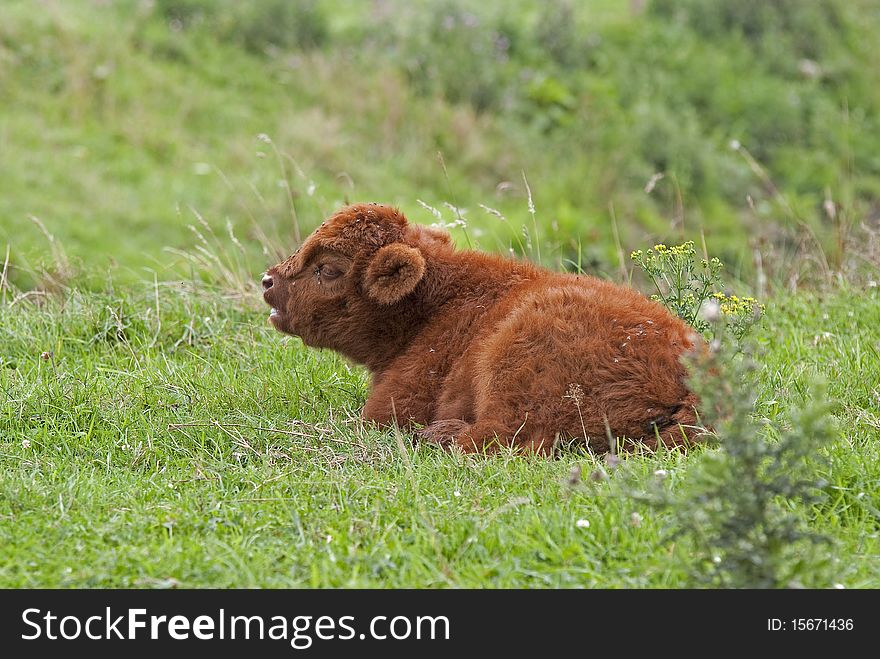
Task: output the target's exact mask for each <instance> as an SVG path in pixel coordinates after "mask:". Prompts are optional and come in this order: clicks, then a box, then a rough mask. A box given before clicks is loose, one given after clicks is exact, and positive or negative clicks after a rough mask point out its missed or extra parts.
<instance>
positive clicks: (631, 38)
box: [0, 0, 880, 588]
mask: <svg viewBox="0 0 880 659" xmlns="http://www.w3.org/2000/svg"><path fill="white" fill-rule="evenodd" d="M279 2H280V0H279ZM279 2H276V1H275V0H265V2H263V3H252V4H247V5H245V4H243V3H233V2H229V1H225V0H217V1H216V2H215V1H214V0H157V2H155V3H127V2H118V3H109V4H108V3H98V2H59V1H57V0H51V1H47V2H44V3H41V4H40V10H39V11H35V10H34V8H33V3H30V2H26V1H25V0H8V1H7V2H4V3H3V21H2V22H0V271H2V273H3V277H2V278H0V544H2V546H3V549H4V551H3V552H2V554H0V587H13V586H25V587H31V586H40V587H53V586H60V587H89V586H135V587H159V588H161V587H174V586H181V587H184V586H219V587H227V586H229V587H231V586H235V587H239V586H270V587H276V586H315V587H319V586H320V587H328V586H368V587H458V586H463V587H483V586H492V587H513V586H523V587H548V586H600V587H684V586H689V585H692V581H691V579H690V577H689V570H688V569H687V567H688V566H687V565H686V561H687V556H683V555H682V550H681V548H680V547H678V546H676V544H675V542H673V541H671V540H670V539H669V536H668V532H669V530H670V529H669V528H668V524H669V523H670V518H669V517H668V516H667V515H665V514H664V513H662V512H660V511H657V510H653V509H649V508H647V507H646V506H645V505H643V504H642V503H639V502H638V501H636V500H634V499H633V498H631V497H628V496H625V491H626V485H625V484H624V482H623V481H624V479H623V478H622V477H621V475H620V471H614V470H611V469H610V468H609V466H608V465H607V463H605V462H604V461H603V460H602V459H601V458H596V457H594V456H591V455H590V454H588V453H586V452H584V451H583V450H578V449H574V448H572V449H569V450H566V451H563V452H562V454H561V455H560V456H559V457H558V458H557V459H554V460H543V459H533V458H527V457H514V456H510V455H501V456H497V457H493V458H491V459H471V458H465V457H461V456H457V455H453V454H450V453H446V452H443V451H440V450H438V449H436V448H434V447H429V446H416V445H414V444H413V443H412V442H411V438H409V437H407V436H400V435H398V434H395V433H393V432H382V431H378V430H376V429H375V428H371V427H369V426H364V425H363V424H361V423H360V422H359V421H358V413H359V410H360V407H361V405H362V404H363V401H364V398H365V396H366V392H367V378H366V374H365V373H364V372H363V371H362V370H361V369H359V368H356V367H353V366H351V365H349V364H346V363H345V362H344V361H343V360H341V359H340V358H339V357H337V356H335V355H334V354H332V353H329V352H316V351H312V350H308V349H306V348H304V347H303V346H302V344H301V343H300V342H299V341H298V340H296V339H291V338H285V337H282V336H280V335H278V334H277V333H275V332H274V331H272V330H271V329H270V328H269V327H268V326H267V324H266V322H265V310H264V309H262V308H261V305H260V303H259V300H258V296H257V291H256V290H255V288H256V285H255V284H256V281H257V279H258V277H259V273H260V272H261V271H262V270H263V269H264V268H265V267H266V266H267V265H268V264H270V263H273V262H275V261H276V260H277V257H278V256H279V255H286V254H287V253H289V252H290V251H292V248H293V247H294V246H295V242H296V240H295V236H296V234H297V232H299V233H301V234H302V235H304V234H306V233H308V232H309V231H310V230H311V228H313V227H314V226H315V225H317V224H318V223H319V222H320V221H321V220H322V219H323V218H324V217H325V216H326V215H327V214H329V213H330V212H331V211H333V210H334V209H335V208H336V207H337V206H339V205H340V204H342V203H343V202H345V201H347V200H350V201H382V202H385V203H392V204H397V205H399V206H400V207H401V208H402V210H403V211H404V212H405V213H406V214H407V215H408V216H409V217H410V219H411V220H413V221H418V222H424V223H428V222H434V221H437V219H438V218H437V217H436V216H435V210H436V212H437V213H440V215H441V218H440V219H441V220H442V221H443V222H444V223H446V224H456V225H459V226H458V227H457V228H454V229H452V233H453V235H454V237H455V239H456V241H457V242H458V243H459V244H461V245H469V244H473V245H475V246H480V247H482V248H484V249H489V250H494V251H499V252H507V251H508V250H510V251H513V252H516V253H518V254H521V255H526V256H528V257H531V258H533V259H536V260H538V259H540V260H542V261H543V262H544V263H545V264H547V265H549V266H551V267H555V268H559V269H569V270H571V269H583V270H586V271H589V272H593V273H598V274H600V275H603V276H613V277H614V278H616V279H618V280H626V279H628V277H629V274H630V273H629V269H628V261H627V259H626V257H625V255H626V254H628V253H629V252H630V251H631V250H636V249H641V248H646V247H647V246H650V245H652V244H654V243H656V242H666V243H669V244H673V243H675V242H681V241H683V240H686V239H692V240H694V242H695V244H696V245H697V246H698V251H701V252H702V251H706V252H707V253H708V254H709V255H718V256H719V257H721V259H722V260H723V261H724V262H725V264H726V265H727V266H728V270H727V271H726V272H725V273H724V277H725V280H726V281H727V282H728V283H729V284H731V285H733V286H734V287H735V292H737V293H741V294H742V293H749V292H751V293H753V294H756V295H757V296H758V297H760V298H761V300H762V301H764V302H766V303H767V311H766V316H765V319H764V321H763V324H762V327H761V328H760V330H758V341H759V344H760V345H761V346H762V348H763V351H764V353H763V356H762V358H761V369H760V372H759V382H758V391H757V402H756V414H757V415H758V417H759V418H761V419H766V420H767V421H768V422H772V423H774V424H782V425H784V424H786V423H787V422H788V419H789V415H790V413H791V410H793V409H795V408H797V407H798V406H799V405H800V404H801V403H802V402H803V401H804V400H805V396H806V395H807V392H809V391H810V390H811V389H812V387H811V385H812V383H813V381H814V380H815V379H817V378H820V377H821V378H824V379H826V380H827V381H828V383H829V387H828V396H829V397H830V398H831V399H832V400H833V401H834V402H835V407H834V415H835V417H836V418H837V420H838V425H839V428H840V437H839V440H838V441H837V442H835V443H833V444H831V445H830V446H829V447H828V448H827V449H825V450H824V455H825V456H826V457H827V458H828V459H827V461H825V462H824V463H823V464H824V466H820V467H817V469H819V470H820V471H821V473H820V476H821V477H822V478H823V479H824V480H825V481H826V482H827V485H826V486H825V487H824V490H823V493H824V495H825V496H824V498H823V500H822V501H820V502H819V503H816V504H809V505H805V504H796V503H792V502H787V501H784V502H782V503H783V504H784V505H786V506H790V507H791V509H792V510H793V512H794V513H795V514H797V515H799V516H801V517H802V518H803V519H804V520H805V521H806V523H807V524H808V526H809V528H810V529H811V530H813V531H815V532H816V533H819V534H824V535H827V536H829V537H831V538H832V539H833V540H834V543H835V545H834V549H833V555H834V557H835V559H836V560H835V564H834V565H833V568H834V569H833V572H834V574H835V577H836V579H837V580H838V581H839V582H840V583H841V584H843V585H845V586H847V587H861V588H868V587H870V588H876V587H880V579H878V577H877V575H878V574H880V547H878V538H877V536H878V531H880V486H878V483H880V455H878V452H880V448H878V446H880V442H878V439H880V413H878V408H880V384H878V383H880V357H878V351H880V329H878V328H880V300H878V297H880V291H878V288H877V286H876V280H877V277H876V263H877V259H878V253H880V252H878V242H877V237H878V233H877V229H876V223H877V204H876V199H877V194H878V190H880V186H878V184H877V181H878V180H880V178H878V172H880V164H878V163H880V161H878V159H877V153H878V152H880V142H878V138H877V136H878V135H880V131H878V130H877V129H876V128H877V117H878V116H880V112H878V108H880V95H878V92H877V90H878V89H880V84H878V78H877V72H878V71H880V67H878V66H870V64H871V63H872V62H873V63H877V58H878V52H880V51H877V49H873V50H871V49H870V48H869V47H867V46H866V45H865V44H869V43H873V42H874V41H875V40H876V39H875V38H874V37H875V36H876V34H877V33H880V27H878V26H880V15H878V13H877V11H876V8H874V7H873V6H872V5H871V3H869V2H867V1H866V0H858V2H853V3H847V2H842V1H839V0H821V2H818V1H817V3H815V7H813V6H812V5H811V8H801V9H799V10H797V11H795V10H794V9H792V7H793V6H794V3H788V2H784V3H783V2H781V3H774V5H773V7H770V8H768V9H766V11H764V13H762V19H761V20H762V21H763V22H762V23H761V24H760V25H758V26H755V25H752V23H751V21H752V12H751V10H750V9H749V8H748V7H746V8H745V9H737V8H733V9H730V10H729V11H725V12H717V11H713V10H712V7H714V6H715V5H712V2H715V3H716V4H718V5H719V6H720V3H721V0H711V2H708V1H707V2H705V3H696V2H687V3H668V2H665V1H664V0H654V1H653V2H650V3H648V4H647V5H646V8H645V10H644V11H642V10H641V9H638V8H636V6H637V5H639V3H632V7H630V6H629V5H626V3H619V2H610V1H609V0H594V1H592V2H590V3H566V2H564V1H563V0H559V1H558V2H555V3H553V6H552V8H553V11H547V10H545V9H542V11H541V12H538V11H536V10H535V9H534V6H533V4H532V3H526V2H516V3H482V4H481V5H480V8H479V10H476V9H475V10H474V11H473V12H471V11H470V10H469V9H468V7H464V6H463V5H462V4H461V3H458V2H454V1H453V2H447V3H402V2H397V1H396V0H394V1H393V2H390V3H373V4H370V5H367V4H363V5H357V6H355V5H354V4H353V3H348V2H339V1H338V0H326V1H322V2H315V3H302V5H301V6H302V7H303V8H304V9H303V11H305V12H306V14H296V13H295V11H298V10H291V11H294V14H285V13H284V12H283V11H282V12H281V13H279V10H278V7H280V6H281V4H289V5H290V6H293V4H292V3H281V4H279ZM673 4H675V7H673ZM724 4H725V6H726V7H727V6H728V5H729V3H724ZM299 6H300V5H299V4H298V5H297V7H299ZM473 6H474V7H476V5H473ZM273 7H274V9H273ZM367 7H369V8H370V9H369V10H368V9H366V8H367ZM383 7H384V8H385V11H386V13H384V14H383ZM682 7H683V8H682ZM707 7H708V9H706V8H707ZM263 10H265V11H263ZM567 11H572V12H573V14H570V15H569V14H566V12H567ZM829 11H830V12H831V13H832V14H834V15H835V16H837V19H838V20H835V21H828V20H826V13H827V12H829ZM236 12H244V13H243V14H241V13H236ZM248 12H250V13H248ZM309 12H312V13H309ZM779 12H782V13H779ZM785 12H789V13H785ZM835 12H836V13H835ZM290 16H293V18H292V19H291V18H290ZM547 16H551V17H553V18H554V20H544V19H545V18H546V17H547ZM789 18H791V19H792V21H793V23H792V24H791V25H788V23H787V21H788V19H789ZM285 20H293V21H294V22H295V23H296V25H297V26H298V29H297V30H285V29H278V28H279V26H280V27H282V28H283V27H284V21H285ZM719 20H720V21H721V23H718V21H719ZM724 21H727V23H724ZM446 25H450V26H452V27H451V28H448V29H447V27H444V26H446ZM786 25H788V27H786ZM300 26H301V27H302V29H301V30H300V29H299V27H300ZM792 26H794V27H792ZM872 35H873V36H872ZM285 39H293V41H292V42H285V41H284V40H285ZM279 40H280V41H282V42H283V43H277V42H278V41H279ZM505 44H506V45H505ZM499 48H501V50H503V51H504V52H501V51H500V50H498V49H499ZM805 62H806V64H805ZM804 71H806V73H804ZM352 99H357V103H353V102H352ZM732 142H734V143H737V144H740V145H741V146H740V147H739V148H737V149H731V147H730V145H731V143H732ZM484 204H485V206H483V205H484ZM481 206H482V207H481ZM829 209H832V210H831V211H829ZM832 211H833V212H832ZM460 214H463V216H464V220H465V222H464V224H466V227H464V228H462V227H461V226H460V225H461V224H462V222H459V221H458V220H460V219H461V218H460ZM862 229H866V230H867V232H865V233H860V232H861V231H862ZM862 236H864V237H865V240H861V237H862ZM870 236H873V238H872V239H871V240H869V239H868V237H870ZM872 241H873V242H872ZM872 250H873V251H872ZM758 257H760V258H758ZM862 257H864V259H863V262H862V263H861V264H858V263H859V259H860V258H862ZM854 264H858V265H854ZM866 267H867V268H868V269H870V268H873V270H870V271H868V273H867V276H866V275H865V272H864V271H865V269H866ZM817 281H818V282H820V283H821V285H819V286H816V285H815V284H816V282H817ZM633 283H634V284H635V285H645V284H646V283H647V282H646V281H643V280H639V279H638V278H636V279H635V281H634V282H633ZM752 283H754V285H751V284H752ZM810 286H812V288H811V287H810ZM645 290H647V288H645ZM706 450H708V449H705V448H698V449H696V450H693V451H691V452H690V453H688V454H686V455H683V454H680V453H663V452H661V453H658V454H654V455H651V454H645V455H633V456H630V457H628V458H627V459H626V460H625V465H624V467H621V468H620V469H623V470H625V471H626V472H627V473H628V474H630V475H632V476H633V477H634V478H635V479H636V481H637V482H639V481H640V482H642V483H646V482H650V481H652V480H653V479H654V478H655V472H657V471H661V470H662V471H665V472H667V473H668V474H669V476H668V478H667V479H666V481H665V482H667V483H668V484H669V487H670V488H672V490H673V493H675V492H682V491H685V489H686V488H687V487H688V471H689V469H691V468H692V467H693V466H694V465H695V464H698V463H699V461H700V460H701V455H703V454H704V452H705V451H706ZM600 468H602V469H605V470H606V471H608V472H609V474H610V478H609V479H607V480H602V481H598V482H596V481H593V480H591V479H590V478H589V475H590V474H592V473H594V472H596V471H598V470H599V469H600ZM577 474H582V476H577Z"/></svg>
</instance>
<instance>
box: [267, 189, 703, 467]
mask: <svg viewBox="0 0 880 659" xmlns="http://www.w3.org/2000/svg"><path fill="white" fill-rule="evenodd" d="M263 289H264V292H263V298H264V299H265V301H266V303H267V304H269V306H271V307H272V311H271V314H270V316H269V319H270V321H271V323H272V324H273V325H274V326H275V327H276V328H277V329H278V330H280V331H282V332H285V333H287V334H293V335H296V336H299V337H301V338H302V340H303V342H304V343H305V344H306V345H309V346H314V347H317V348H331V349H332V350H335V351H337V352H340V353H342V354H343V355H344V356H346V357H347V358H349V359H351V360H352V361H354V362H357V363H359V364H363V365H364V366H366V367H367V368H368V369H369V371H370V373H371V375H372V383H371V387H370V394H369V397H368V399H367V402H366V405H365V406H364V409H363V413H362V414H363V417H364V418H365V419H368V420H372V421H376V422H378V423H379V424H391V423H397V424H399V425H401V426H403V427H405V428H413V427H419V428H420V430H419V434H420V435H421V436H422V437H423V438H425V439H427V440H429V441H433V442H437V443H439V444H443V445H454V446H457V447H459V448H461V449H462V450H464V451H466V452H475V451H487V450H493V449H494V448H496V447H498V446H500V445H513V446H514V447H517V448H522V449H525V450H528V451H534V452H537V453H545V454H546V453H550V452H552V450H553V447H554V446H555V444H556V443H557V441H559V440H560V439H562V440H569V439H580V440H582V441H587V442H588V443H589V446H590V447H591V448H592V449H593V450H596V451H607V450H609V448H611V445H610V443H609V442H610V441H612V440H613V439H614V438H627V439H628V440H631V441H636V442H642V443H644V444H645V445H647V446H648V447H656V446H657V443H658V442H662V443H663V444H666V445H668V446H673V445H679V444H685V443H688V442H689V441H691V440H693V439H694V438H695V437H696V436H697V434H698V433H699V428H698V426H697V416H696V410H695V404H696V402H697V400H696V397H695V396H694V394H693V393H691V392H690V391H689V390H688V388H687V386H686V383H685V379H686V371H685V368H684V366H683V365H682V363H681V360H680V358H681V356H682V353H684V352H685V351H687V350H689V349H690V348H692V347H693V346H694V345H695V343H696V342H697V341H698V339H697V338H696V334H695V333H694V331H693V330H692V329H691V328H690V327H689V326H688V325H686V324H685V323H684V322H682V321H681V320H679V319H678V318H676V317H674V316H673V315H672V314H670V313H669V312H668V311H667V310H666V309H665V308H664V307H662V306H661V305H660V304H658V303H656V302H653V301H651V300H649V299H647V298H646V297H645V296H643V295H641V294H640V293H638V292H637V291H635V290H633V289H631V288H627V287H623V286H618V285H616V284H612V283H610V282H607V281H602V280H600V279H596V278H594V277H589V276H585V275H573V274H560V273H556V272H552V271H549V270H546V269H544V268H540V267H537V266H535V265H533V264H531V263H527V262H522V261H516V260H512V259H506V258H502V257H500V256H496V255H492V254H484V253H481V252H476V251H459V250H456V249H455V248H454V247H453V245H452V242H451V240H450V237H449V234H447V233H446V232H445V231H442V230H439V229H435V228H431V227H426V226H421V225H416V224H409V223H408V222H407V220H406V218H405V217H404V216H403V214H402V213H400V212H399V211H398V210H396V209H394V208H390V207H388V206H380V205H376V204H356V205H352V206H347V207H345V208H342V209H341V210H339V211H338V212H337V213H336V214H335V215H333V216H332V217H330V218H329V219H328V220H327V221H325V222H324V223H323V224H322V225H321V226H320V227H318V229H317V230H316V231H315V232H314V233H313V234H312V235H311V236H309V237H308V238H307V239H306V240H305V242H304V243H303V244H302V246H301V247H300V249H299V250H297V252H296V253H295V254H293V256H291V257H290V258H288V259H287V260H286V261H284V262H283V263H280V264H278V265H276V266H275V267H273V268H271V269H270V270H269V271H268V272H267V273H266V275H265V277H264V278H263Z"/></svg>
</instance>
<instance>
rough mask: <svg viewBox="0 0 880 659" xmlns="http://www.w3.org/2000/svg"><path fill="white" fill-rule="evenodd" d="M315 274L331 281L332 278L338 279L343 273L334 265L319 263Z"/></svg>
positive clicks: (319, 277)
mask: <svg viewBox="0 0 880 659" xmlns="http://www.w3.org/2000/svg"><path fill="white" fill-rule="evenodd" d="M315 274H316V275H317V276H318V279H323V280H324V281H330V280H331V279H336V278H337V277H338V276H339V275H341V274H342V272H341V271H340V270H337V269H336V268H334V267H333V266H332V265H326V264H324V265H319V266H318V267H317V268H315Z"/></svg>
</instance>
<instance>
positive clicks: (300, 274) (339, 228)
mask: <svg viewBox="0 0 880 659" xmlns="http://www.w3.org/2000/svg"><path fill="white" fill-rule="evenodd" d="M451 249H452V248H451V243H450V239H449V234H447V233H446V232H445V231H442V230H439V229H433V228H430V227H424V226H420V225H410V224H408V223H407V221H406V218H405V217H404V216H403V214H402V213H400V212H399V211H397V210H396V209H394V208H390V207H388V206H380V205H377V204H355V205H352V206H346V207H344V208H342V209H341V210H339V211H338V212H336V213H335V214H334V215H333V216H332V217H330V218H329V219H327V220H326V221H325V222H324V223H323V224H321V226H320V227H318V228H317V229H316V230H315V231H314V233H312V234H311V235H310V236H309V237H308V238H306V240H305V241H304V242H303V244H302V246H301V247H300V248H299V249H298V250H297V251H296V252H295V253H294V254H293V255H292V256H291V257H290V258H288V259H287V260H286V261H283V262H282V263H279V264H278V265H276V266H274V267H272V268H270V269H269V270H268V272H267V273H266V275H265V276H264V277H263V299H264V300H265V301H266V303H267V304H268V305H269V306H270V307H272V312H271V314H270V315H269V319H270V321H271V323H272V324H273V325H274V326H275V328H276V329H278V330H280V331H282V332H285V333H287V334H293V335H296V336H299V337H301V338H302V340H303V342H304V343H306V344H307V345H310V346H314V347H318V348H331V349H334V350H338V351H340V352H342V353H343V354H346V355H348V356H349V357H351V358H353V359H355V360H356V361H360V362H366V361H367V360H366V358H365V356H364V355H362V354H361V353H369V352H370V351H371V350H373V351H375V350H377V349H380V348H381V347H382V346H386V347H390V346H389V345H388V344H392V343H393V342H394V341H395V340H397V339H399V338H400V337H401V336H403V335H404V334H405V332H406V327H405V326H403V325H401V323H403V324H404V325H405V324H406V320H405V319H406V318H407V317H409V320H410V321H411V320H412V319H413V317H414V316H416V315H418V310H419V308H420V307H421V306H422V302H423V300H422V299H421V298H420V296H419V287H420V284H421V283H422V282H423V280H424V278H425V272H426V269H427V267H428V265H427V261H426V257H427V258H428V259H430V258H431V255H432V254H436V253H438V252H440V251H444V250H451Z"/></svg>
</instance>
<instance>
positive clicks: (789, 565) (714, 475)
mask: <svg viewBox="0 0 880 659" xmlns="http://www.w3.org/2000/svg"><path fill="white" fill-rule="evenodd" d="M755 370H756V363H755V361H754V359H753V358H751V356H748V355H747V356H745V357H744V358H743V359H733V360H730V359H724V358H723V356H722V354H721V351H720V350H719V349H718V348H717V347H715V348H714V349H712V350H710V351H709V352H708V353H707V354H706V355H704V356H703V357H702V358H700V359H699V360H697V361H695V363H694V365H693V372H694V377H693V379H692V386H693V387H694V389H695V390H696V391H697V393H698V395H699V396H700V397H701V400H702V401H703V406H702V409H703V413H704V419H703V421H704V422H705V423H708V424H709V425H711V426H713V427H714V428H715V431H716V434H715V435H714V438H712V439H710V442H712V443H713V444H715V447H714V448H713V449H712V450H709V451H707V452H706V453H704V454H703V455H702V456H700V460H699V461H698V462H697V463H696V464H695V465H694V466H693V467H691V468H690V469H689V470H688V475H687V484H686V485H685V486H684V488H683V489H682V490H680V491H679V492H675V493H673V492H672V491H670V490H669V489H664V486H663V484H662V481H658V483H657V484H656V485H655V486H654V488H653V490H652V491H651V492H649V493H648V494H639V495H636V496H637V498H642V499H644V500H647V501H648V502H649V503H650V504H652V505H653V506H656V507H659V508H661V509H663V510H666V511H668V512H669V513H670V515H671V526H672V528H673V529H674V530H673V531H672V533H671V535H670V537H669V539H671V540H676V548H677V549H678V550H680V551H682V552H687V554H688V557H687V559H686V562H687V565H688V566H689V567H688V570H689V572H690V575H691V578H693V579H694V581H695V582H696V583H699V584H702V585H707V586H716V587H735V588H775V587H786V586H826V585H828V584H829V582H830V576H831V565H830V563H829V561H828V556H829V552H827V544H828V543H829V542H830V540H829V539H828V538H827V537H826V536H824V535H822V534H820V533H816V532H815V531H813V530H811V529H810V528H809V527H808V525H807V523H806V521H805V519H804V516H805V515H804V513H805V510H806V509H807V508H808V506H809V505H810V504H812V503H815V502H817V501H818V500H820V498H821V497H822V488H823V487H824V486H825V482H824V481H823V480H822V479H821V478H819V477H818V476H817V475H816V468H815V461H816V459H817V456H818V455H819V451H820V449H821V448H822V447H823V446H826V445H828V444H830V443H831V442H832V441H833V440H834V438H835V437H836V432H835V428H834V425H833V423H832V421H831V416H830V414H829V413H830V404H829V403H828V402H827V400H826V398H825V389H824V385H821V384H817V385H816V386H815V388H814V390H813V392H812V396H811V397H809V398H808V399H807V401H806V403H805V404H804V405H803V406H802V407H800V408H799V409H795V410H794V411H793V412H792V414H791V421H790V425H788V426H786V427H784V428H781V429H780V428H765V427H762V425H761V423H760V422H759V421H757V420H756V419H755V418H754V416H753V402H754V393H753V391H752V389H751V388H750V387H749V386H747V385H745V384H744V383H746V382H749V381H751V375H752V374H753V372H754V371H755ZM823 549H824V550H825V551H824V552H823V551H822V550H823Z"/></svg>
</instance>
